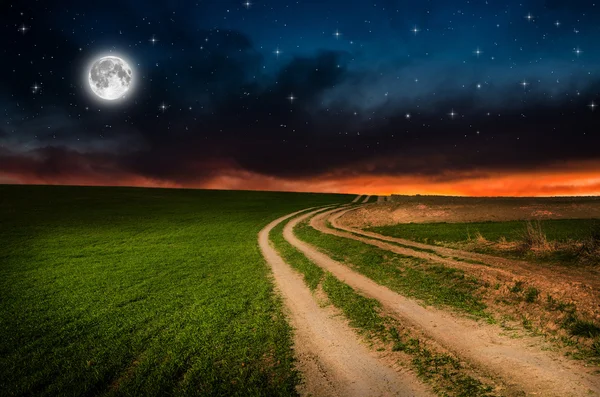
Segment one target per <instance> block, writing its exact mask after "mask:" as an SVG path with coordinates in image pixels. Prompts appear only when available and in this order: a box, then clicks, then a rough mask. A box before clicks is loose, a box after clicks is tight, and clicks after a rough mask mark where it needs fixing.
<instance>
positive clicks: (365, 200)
mask: <svg viewBox="0 0 600 397" xmlns="http://www.w3.org/2000/svg"><path fill="white" fill-rule="evenodd" d="M370 198H371V196H366V197H365V199H364V200H363V202H362V203H363V204H366V203H368V202H369V199H370Z"/></svg>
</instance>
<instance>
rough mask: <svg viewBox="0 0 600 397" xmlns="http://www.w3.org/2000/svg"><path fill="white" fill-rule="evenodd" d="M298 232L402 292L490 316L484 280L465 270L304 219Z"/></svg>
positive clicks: (375, 279) (427, 300)
mask: <svg viewBox="0 0 600 397" xmlns="http://www.w3.org/2000/svg"><path fill="white" fill-rule="evenodd" d="M295 233H296V235H297V236H298V237H299V238H300V239H301V240H303V241H305V242H307V243H309V244H312V245H314V246H315V247H318V248H319V249H320V250H322V251H324V252H325V253H326V254H328V255H329V256H331V257H332V258H333V259H335V260H337V261H339V262H343V263H347V264H352V265H353V269H354V270H356V271H358V272H359V273H362V274H363V275H365V276H367V277H369V278H371V279H372V280H374V281H375V282H377V283H379V284H382V285H385V286H387V287H389V288H391V289H392V290H394V291H397V292H398V293H401V294H402V295H405V296H411V297H415V298H417V299H420V300H422V301H424V302H425V303H427V304H433V305H444V306H447V307H451V308H454V309H458V310H460V311H462V312H465V313H468V314H471V315H474V316H477V317H486V318H487V317H489V315H488V314H487V313H486V312H485V308H486V306H485V304H484V303H483V302H482V301H481V300H480V299H479V297H477V295H476V291H477V289H479V288H480V287H481V286H482V285H481V283H480V282H479V281H478V280H476V279H474V278H472V277H468V276H467V275H465V273H464V272H463V271H462V270H459V269H453V268H449V267H445V266H442V265H437V264H431V263H428V262H427V261H425V260H422V259H418V258H412V257H408V256H403V255H399V254H395V253H391V252H388V251H385V250H382V249H379V248H377V247H373V246H371V245H368V244H365V243H362V242H360V241H355V240H350V239H346V238H342V237H338V236H333V235H329V234H322V233H320V232H318V231H316V230H314V229H313V228H312V227H310V226H309V225H308V223H307V222H302V223H300V224H299V225H298V226H297V227H296V228H295Z"/></svg>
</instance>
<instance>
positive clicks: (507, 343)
mask: <svg viewBox="0 0 600 397" xmlns="http://www.w3.org/2000/svg"><path fill="white" fill-rule="evenodd" d="M335 211H336V210H334V211H327V212H325V213H323V214H320V215H318V216H317V217H315V218H314V219H313V221H312V222H311V225H313V226H314V227H316V228H317V230H319V231H322V232H325V233H329V234H335V235H338V236H339V235H341V236H342V237H347V238H353V239H356V240H360V241H362V240H363V238H361V237H357V236H354V235H351V234H350V233H345V232H338V231H332V230H331V229H329V228H327V227H326V226H325V224H324V219H325V218H326V217H327V216H328V215H329V214H330V213H332V212H335ZM316 212H318V211H313V212H311V213H309V214H305V215H302V216H300V217H298V218H296V219H294V220H292V221H291V222H290V223H288V225H287V226H286V227H285V229H284V237H285V238H286V240H287V241H288V242H290V243H291V244H292V245H294V246H295V247H296V248H298V249H299V250H300V251H301V252H302V253H304V254H305V255H306V256H307V257H308V258H309V259H310V260H312V261H313V262H314V263H316V264H317V265H319V266H321V267H322V268H324V269H326V270H327V271H330V272H331V273H332V274H333V275H334V276H336V277H337V278H338V279H340V280H342V281H344V282H345V283H346V284H348V285H350V286H351V287H353V288H355V289H356V290H358V291H360V292H361V293H362V294H364V295H365V296H368V297H371V298H375V299H377V300H379V301H380V302H381V304H382V305H383V307H384V308H385V309H386V310H387V311H389V312H390V313H392V315H393V316H394V317H397V318H399V319H401V320H402V321H408V322H409V323H411V324H413V325H415V326H416V327H418V328H419V329H421V330H422V331H423V332H424V333H425V334H426V335H428V336H429V337H430V338H432V339H434V340H435V341H437V342H438V343H440V344H441V345H443V346H444V347H445V348H447V349H448V350H451V351H453V352H454V353H455V354H456V355H457V356H459V357H462V358H463V359H465V360H467V361H468V362H470V363H471V364H473V365H474V366H475V367H477V368H479V369H480V370H482V372H483V373H485V374H488V375H490V376H492V377H494V376H498V377H500V378H501V379H503V380H504V383H505V384H506V385H507V387H508V390H509V391H510V393H511V394H512V393H517V392H518V391H519V390H524V391H525V392H527V393H530V394H537V395H544V396H581V395H594V393H596V394H600V379H599V378H598V377H594V376H593V375H590V374H588V373H587V372H585V370H582V367H581V365H579V364H576V363H574V362H572V361H569V360H567V359H565V358H564V357H562V356H560V355H559V354H557V353H552V352H545V351H541V350H540V349H539V348H538V347H536V346H534V345H536V343H535V340H534V339H532V338H523V339H511V338H510V337H508V336H504V335H501V330H500V329H499V328H498V327H495V326H490V325H487V324H481V323H477V322H475V321H472V320H467V319H463V318H458V317H457V316H454V315H451V314H448V313H445V312H443V311H441V310H438V309H433V308H424V307H422V306H420V305H419V304H418V303H417V302H416V301H414V300H410V299H407V298H405V297H403V296H401V295H399V294H397V293H396V292H394V291H391V290H390V289H388V288H386V287H383V286H381V285H379V284H377V283H375V282H374V281H372V280H370V279H369V278H367V277H365V276H363V275H361V274H359V273H357V272H355V271H353V270H351V269H350V268H349V267H347V266H345V265H343V264H341V263H339V262H336V261H334V260H332V259H331V258H329V257H328V256H327V255H324V254H323V253H321V252H319V251H318V250H317V249H315V248H314V247H312V246H310V245H308V244H306V243H304V242H302V241H300V240H299V239H298V238H296V237H295V236H294V234H293V227H294V225H296V224H298V223H299V222H301V221H302V220H304V219H306V218H309V217H310V216H312V215H314V214H315V213H316ZM319 223H320V226H319V225H318V224H319ZM325 229H326V230H325ZM347 235H350V236H347ZM384 244H385V243H384ZM373 245H377V244H373ZM411 251H412V250H411ZM413 253H418V254H427V253H425V252H422V251H414V252H413ZM409 255H411V254H409ZM415 256H417V255H415Z"/></svg>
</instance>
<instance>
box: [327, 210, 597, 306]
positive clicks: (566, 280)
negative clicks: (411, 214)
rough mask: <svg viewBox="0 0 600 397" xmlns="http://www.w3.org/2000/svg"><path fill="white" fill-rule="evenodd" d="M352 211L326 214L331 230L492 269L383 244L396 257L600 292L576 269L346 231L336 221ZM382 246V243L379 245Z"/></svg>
mask: <svg viewBox="0 0 600 397" xmlns="http://www.w3.org/2000/svg"><path fill="white" fill-rule="evenodd" d="M352 210H353V209H352V208H351V209H343V210H341V211H340V210H335V211H332V212H330V214H329V216H328V220H329V222H330V223H331V225H332V226H333V227H334V228H336V229H339V230H342V231H346V232H349V233H354V234H355V235H356V234H358V235H361V236H365V237H369V238H374V239H378V240H384V241H389V242H392V243H398V244H402V245H405V246H407V247H414V248H417V249H426V250H430V251H434V252H435V253H436V254H438V255H442V256H446V257H451V258H460V259H466V260H474V261H479V262H483V263H485V264H487V265H490V266H492V268H490V267H489V266H485V265H478V264H468V263H466V262H461V261H456V260H451V259H445V258H439V257H438V256H437V255H431V254H429V253H424V252H422V251H421V253H419V252H418V251H414V250H410V249H406V248H404V249H402V248H401V247H397V246H390V245H387V244H386V248H384V249H388V250H390V251H393V252H397V253H400V254H404V255H411V256H418V257H421V258H425V259H430V260H434V261H436V262H442V263H445V264H449V265H451V266H453V267H458V268H468V269H479V270H481V271H484V272H487V273H490V272H491V271H493V272H495V273H498V274H502V275H504V276H505V277H511V278H512V279H519V278H522V277H531V278H537V279H538V281H540V282H543V283H544V284H546V285H553V286H554V289H555V290H556V291H565V290H566V289H565V288H561V285H563V284H572V283H573V282H574V283H577V284H581V285H587V286H589V287H590V288H592V289H594V290H596V291H600V278H590V275H589V273H585V272H580V271H578V270H577V269H573V268H562V267H558V266H552V267H551V269H544V268H543V267H540V266H539V265H532V264H530V263H528V262H526V261H520V260H515V259H507V258H501V257H497V256H493V255H486V254H479V253H476V252H469V251H463V250H458V249H453V248H446V247H439V246H436V245H429V244H423V243H418V242H416V241H411V240H405V239H402V238H396V237H389V236H385V235H382V234H378V233H374V232H368V231H364V230H361V229H356V228H353V227H349V226H346V225H344V223H343V222H342V221H341V220H340V218H342V217H343V216H344V215H345V214H346V213H348V212H350V211H352ZM343 237H349V238H353V237H356V236H347V235H344V236H343ZM361 241H363V240H361ZM370 241H371V242H368V241H363V242H367V243H368V244H372V242H373V241H372V240H370ZM383 244H385V243H383ZM378 246H379V245H378ZM391 247H396V248H399V249H390V248H391ZM381 248H383V247H381ZM547 267H548V266H546V268H547ZM570 287H572V285H570ZM570 298H572V299H575V297H570Z"/></svg>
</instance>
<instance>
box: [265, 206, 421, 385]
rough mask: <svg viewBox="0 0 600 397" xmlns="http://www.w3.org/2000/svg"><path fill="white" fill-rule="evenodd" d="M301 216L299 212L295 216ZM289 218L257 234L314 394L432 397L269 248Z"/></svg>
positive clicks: (300, 363) (283, 218)
mask: <svg viewBox="0 0 600 397" xmlns="http://www.w3.org/2000/svg"><path fill="white" fill-rule="evenodd" d="M296 214H297V213H296ZM294 215H295V214H291V215H287V216H284V217H282V218H279V219H277V220H275V221H273V222H271V223H270V224H269V225H267V226H266V227H265V228H264V229H263V230H262V231H261V232H260V233H259V236H258V242H259V246H260V249H261V251H262V253H263V256H264V257H265V259H266V261H267V263H268V264H269V265H270V266H271V268H272V270H273V275H274V279H275V284H276V286H277V289H278V290H279V292H280V294H281V296H282V297H283V301H284V303H285V306H286V309H287V312H288V316H289V319H290V323H291V325H292V326H293V328H294V329H295V332H294V349H295V351H296V356H297V358H298V368H299V370H300V371H301V372H302V374H303V379H304V384H303V385H302V387H301V389H300V390H299V391H300V393H301V394H302V395H311V396H357V397H358V396H431V395H432V393H431V392H430V391H429V390H428V389H427V388H426V387H425V386H423V385H422V384H421V383H420V382H419V381H418V380H417V378H416V376H415V375H413V374H412V373H408V372H402V373H398V372H396V371H395V370H393V369H392V368H390V367H389V366H387V365H386V364H385V363H384V362H383V361H382V360H380V359H379V358H378V357H376V355H375V353H373V352H371V351H370V350H369V349H368V348H367V347H366V346H365V345H364V344H362V343H361V342H360V341H359V340H358V339H357V335H356V333H355V332H354V331H352V329H350V327H349V326H348V325H347V323H346V322H345V321H344V320H342V318H341V316H339V315H336V314H337V313H336V312H335V310H334V309H333V308H332V307H331V306H329V307H320V306H319V305H318V304H317V302H316V301H315V298H314V296H313V295H312V293H311V292H310V290H309V289H308V287H307V286H306V285H305V283H304V281H303V279H302V277H301V276H300V274H298V273H297V272H295V271H294V270H293V269H292V268H291V267H290V266H289V265H288V264H287V263H285V262H284V261H283V259H282V258H281V257H280V256H279V254H278V253H277V252H276V251H275V250H274V249H273V247H271V245H270V244H269V232H270V231H271V230H272V229H273V228H274V227H275V226H276V225H277V224H279V223H280V222H282V221H284V220H286V219H288V218H290V217H292V216H294Z"/></svg>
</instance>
